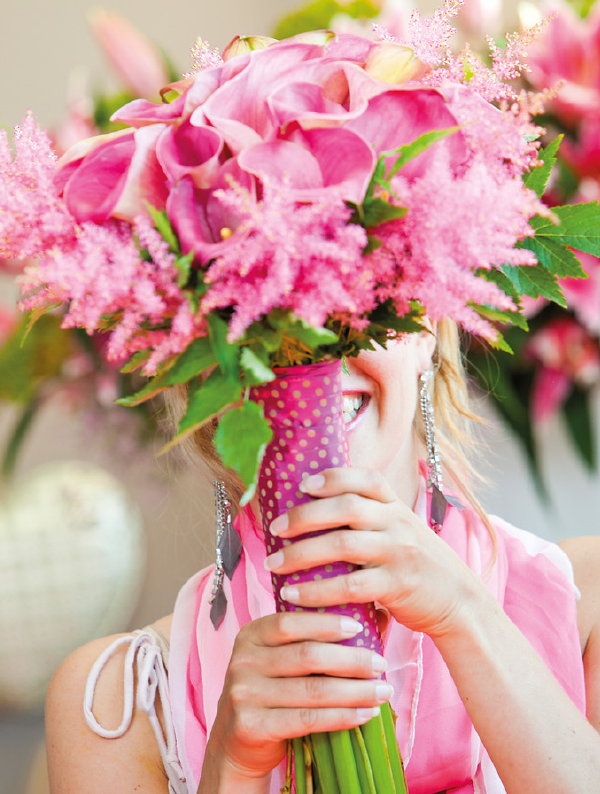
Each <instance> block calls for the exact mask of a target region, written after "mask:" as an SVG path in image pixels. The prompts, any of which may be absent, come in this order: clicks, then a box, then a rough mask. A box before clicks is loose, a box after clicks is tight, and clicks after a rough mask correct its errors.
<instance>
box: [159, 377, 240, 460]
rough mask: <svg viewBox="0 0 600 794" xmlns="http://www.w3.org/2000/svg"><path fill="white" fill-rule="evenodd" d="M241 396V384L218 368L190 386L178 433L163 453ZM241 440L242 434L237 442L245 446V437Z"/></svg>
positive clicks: (166, 445) (164, 448)
mask: <svg viewBox="0 0 600 794" xmlns="http://www.w3.org/2000/svg"><path fill="white" fill-rule="evenodd" d="M241 396H242V386H241V384H240V383H239V382H238V383H233V382H232V381H230V380H228V379H227V378H226V377H225V376H224V375H223V373H222V372H221V371H220V370H218V369H216V370H215V371H214V372H212V373H211V374H210V375H209V377H208V378H207V379H206V381H204V383H195V384H194V385H193V386H191V387H190V390H189V393H188V404H187V410H186V412H185V414H184V416H183V418H182V419H181V422H180V423H179V427H178V429H177V435H176V436H175V437H174V438H173V439H171V441H169V442H168V444H165V446H164V447H163V449H162V450H161V453H163V452H166V451H167V450H169V449H171V448H172V447H174V446H175V445H176V444H178V443H179V442H180V441H183V439H184V438H187V436H189V435H191V434H192V433H194V432H195V431H196V430H198V429H199V428H200V427H202V425H204V424H206V422H208V421H209V420H210V419H212V418H213V417H215V416H217V414H220V413H221V412H222V411H224V410H225V409H226V408H228V407H229V406H230V405H233V404H234V403H236V402H237V401H238V400H239V399H240V397H241ZM239 441H240V436H238V438H237V443H238V445H239V446H240V447H243V446H245V443H246V441H245V439H244V443H243V444H240V443H239Z"/></svg>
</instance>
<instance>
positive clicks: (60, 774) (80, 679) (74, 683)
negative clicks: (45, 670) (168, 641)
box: [46, 618, 170, 794]
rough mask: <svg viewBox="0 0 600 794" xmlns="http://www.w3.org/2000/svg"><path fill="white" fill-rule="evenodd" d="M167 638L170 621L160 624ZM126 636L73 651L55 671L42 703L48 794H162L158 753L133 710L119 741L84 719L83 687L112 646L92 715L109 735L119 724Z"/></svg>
mask: <svg viewBox="0 0 600 794" xmlns="http://www.w3.org/2000/svg"><path fill="white" fill-rule="evenodd" d="M157 624H160V628H159V631H161V633H165V632H167V634H166V636H167V637H168V630H169V628H170V619H169V618H162V619H161V620H160V621H157V622H156V624H155V625H157ZM129 637H131V635H129V634H115V635H112V636H109V637H102V638H100V639H97V640H93V641H92V642H89V643H87V644H86V645H83V646H81V647H80V648H77V649H76V650H75V651H73V652H72V653H71V654H69V656H67V658H66V659H65V660H64V661H63V662H62V664H61V665H60V666H59V667H58V669H57V670H56V672H55V674H54V676H53V678H52V681H51V682H50V686H49V688H48V694H47V697H46V744H47V753H48V771H49V779H50V791H51V794H72V792H74V791H85V792H86V794H108V793H109V792H110V794H125V792H132V791H140V792H141V791H143V792H147V793H148V794H166V791H167V778H166V775H165V773H164V770H163V766H162V760H161V757H160V752H159V749H158V746H157V743H156V739H155V737H154V733H153V731H152V727H151V725H150V722H149V720H148V718H147V716H146V714H145V713H143V712H139V711H138V710H136V709H134V713H133V718H132V720H131V725H130V727H129V728H128V729H127V730H126V731H125V733H124V734H123V735H122V736H121V737H120V738H115V739H106V738H103V737H101V736H98V735H97V734H96V733H94V732H93V731H92V730H91V728H89V726H88V724H87V722H86V721H85V717H84V709H83V703H84V695H85V689H86V682H87V680H88V676H89V673H90V671H91V669H92V667H93V665H94V662H96V661H97V659H98V658H99V657H100V656H101V654H102V653H103V652H104V651H105V650H107V649H108V648H109V647H110V646H111V645H112V644H113V643H114V642H115V641H117V640H118V639H120V638H123V643H122V644H121V645H120V646H118V647H117V648H115V650H114V653H113V654H112V655H111V656H110V658H109V659H108V660H107V661H106V664H105V665H104V666H103V668H102V671H101V674H100V676H99V678H98V681H97V685H96V689H95V694H94V700H93V713H94V716H95V718H96V720H97V721H98V723H99V724H100V725H101V726H102V727H103V728H107V729H114V728H117V727H118V726H119V725H120V723H121V720H122V718H123V706H124V669H125V665H124V662H125V655H126V652H127V649H128V647H129V643H127V642H126V639H127V638H129Z"/></svg>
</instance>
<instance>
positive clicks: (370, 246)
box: [362, 234, 383, 256]
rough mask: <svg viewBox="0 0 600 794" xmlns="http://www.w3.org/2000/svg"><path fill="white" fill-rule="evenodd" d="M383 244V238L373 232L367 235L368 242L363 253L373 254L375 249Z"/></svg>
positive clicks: (364, 254)
mask: <svg viewBox="0 0 600 794" xmlns="http://www.w3.org/2000/svg"><path fill="white" fill-rule="evenodd" d="M382 245H383V241H382V240H380V239H379V238H378V237H374V236H373V235H372V234H369V235H368V236H367V244H366V245H365V247H364V248H363V250H362V255H363V256H368V255H369V254H372V253H373V251H377V249H378V248H381V246H382Z"/></svg>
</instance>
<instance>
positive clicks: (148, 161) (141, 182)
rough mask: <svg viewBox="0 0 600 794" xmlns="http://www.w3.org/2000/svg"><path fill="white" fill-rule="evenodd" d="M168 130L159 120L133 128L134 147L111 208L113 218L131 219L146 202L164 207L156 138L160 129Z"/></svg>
mask: <svg viewBox="0 0 600 794" xmlns="http://www.w3.org/2000/svg"><path fill="white" fill-rule="evenodd" d="M168 131H169V130H166V128H165V127H164V125H162V124H153V125H152V126H150V127H142V128H141V129H139V130H136V132H135V135H134V139H135V151H134V153H133V157H132V158H131V163H130V165H129V168H128V170H127V173H126V177H125V181H124V183H123V186H122V190H121V192H120V194H119V198H118V201H117V203H116V204H115V206H114V209H113V210H112V215H113V216H114V217H115V218H121V219H122V220H128V221H133V219H134V218H135V216H136V215H139V214H140V213H142V212H144V211H145V209H146V202H148V203H149V204H151V205H152V206H153V207H156V208H157V209H163V208H164V206H165V202H166V200H167V195H168V190H167V182H166V177H165V172H164V171H163V169H162V168H161V166H160V163H159V161H158V159H157V157H156V142H157V140H158V139H159V138H160V137H161V135H162V134H163V132H168Z"/></svg>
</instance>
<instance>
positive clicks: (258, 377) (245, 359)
mask: <svg viewBox="0 0 600 794" xmlns="http://www.w3.org/2000/svg"><path fill="white" fill-rule="evenodd" d="M260 348H261V346H260V345H256V347H255V348H254V349H252V348H250V347H244V348H243V349H242V357H241V364H242V369H243V370H244V375H245V377H244V384H245V385H247V386H258V385H259V384H261V383H269V381H272V380H275V373H274V372H273V370H272V369H271V367H270V366H269V354H268V353H267V351H266V350H265V349H264V348H262V350H263V351H264V352H263V355H261V354H260Z"/></svg>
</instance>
